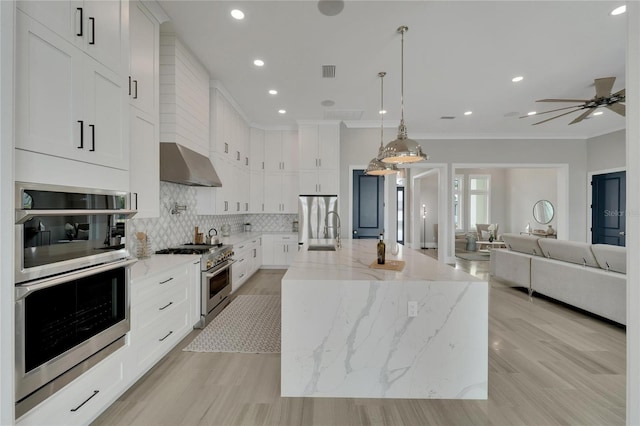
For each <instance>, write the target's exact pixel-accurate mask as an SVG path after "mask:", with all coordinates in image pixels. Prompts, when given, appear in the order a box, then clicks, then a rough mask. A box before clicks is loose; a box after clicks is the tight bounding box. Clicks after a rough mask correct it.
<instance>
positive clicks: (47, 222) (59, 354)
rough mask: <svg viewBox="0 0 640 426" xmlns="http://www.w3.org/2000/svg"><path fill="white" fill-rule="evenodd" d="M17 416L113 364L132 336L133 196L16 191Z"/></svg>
mask: <svg viewBox="0 0 640 426" xmlns="http://www.w3.org/2000/svg"><path fill="white" fill-rule="evenodd" d="M16 198H17V199H16V225H15V234H16V239H15V244H16V267H15V280H16V287H15V317H16V340H15V343H16V353H15V357H16V359H15V365H16V395H15V397H16V415H17V416H20V415H22V414H23V413H25V412H26V411H28V410H29V409H31V408H32V407H34V406H35V405H37V404H38V403H39V402H41V401H42V400H44V399H45V398H47V397H48V396H50V395H51V394H53V393H54V392H56V391H57V390H59V389H60V388H62V387H63V386H64V385H66V384H67V383H69V382H70V381H72V380H73V379H74V378H76V377H78V376H79V375H80V374H82V373H83V372H84V371H86V370H87V369H88V368H90V367H91V366H93V365H95V364H97V363H98V362H99V361H100V360H102V359H104V358H106V356H108V355H109V354H111V353H113V352H114V351H115V350H117V349H118V348H120V347H122V346H123V345H124V343H125V335H126V333H127V332H128V331H129V328H130V325H129V324H130V323H129V277H130V272H129V269H130V267H131V265H132V264H133V263H135V261H136V260H135V259H132V258H130V256H129V252H128V250H127V247H126V228H127V219H128V218H129V217H131V216H132V215H133V214H135V210H131V209H130V205H131V200H130V197H129V194H128V193H125V192H115V191H101V190H91V189H84V188H75V187H74V188H71V187H60V186H50V185H40V184H29V183H22V182H18V183H17V184H16Z"/></svg>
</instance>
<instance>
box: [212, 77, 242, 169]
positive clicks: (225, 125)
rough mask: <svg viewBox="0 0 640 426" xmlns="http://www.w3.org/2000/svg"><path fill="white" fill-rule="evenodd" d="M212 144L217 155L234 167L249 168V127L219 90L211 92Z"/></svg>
mask: <svg viewBox="0 0 640 426" xmlns="http://www.w3.org/2000/svg"><path fill="white" fill-rule="evenodd" d="M210 110H211V111H210V113H211V127H212V134H211V144H210V148H211V150H212V151H213V152H215V153H216V154H218V155H220V156H222V157H223V158H225V159H227V160H228V161H230V162H231V163H233V164H234V165H236V166H238V167H242V168H247V169H248V168H249V164H250V163H251V159H250V153H249V149H250V140H249V139H250V134H249V126H248V125H247V124H246V123H245V121H244V120H243V118H242V116H241V115H240V113H239V112H238V111H236V110H235V108H234V107H233V105H232V104H231V103H230V102H229V101H228V100H227V99H226V98H225V97H224V95H223V94H222V93H221V92H220V91H219V90H218V89H212V90H211V106H210Z"/></svg>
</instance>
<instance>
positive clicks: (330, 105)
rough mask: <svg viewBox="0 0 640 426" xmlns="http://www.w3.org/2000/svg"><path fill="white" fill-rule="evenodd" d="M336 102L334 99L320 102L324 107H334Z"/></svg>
mask: <svg viewBox="0 0 640 426" xmlns="http://www.w3.org/2000/svg"><path fill="white" fill-rule="evenodd" d="M335 104H336V102H335V101H332V100H331V99H325V100H324V101H322V102H320V105H322V106H323V107H332V106H334V105H335Z"/></svg>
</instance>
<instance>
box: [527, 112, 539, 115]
mask: <svg viewBox="0 0 640 426" xmlns="http://www.w3.org/2000/svg"><path fill="white" fill-rule="evenodd" d="M536 114H537V112H535V111H529V112H528V113H527V115H536Z"/></svg>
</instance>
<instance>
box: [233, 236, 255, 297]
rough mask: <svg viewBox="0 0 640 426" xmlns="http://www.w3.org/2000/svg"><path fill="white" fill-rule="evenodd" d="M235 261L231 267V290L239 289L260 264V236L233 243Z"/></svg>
mask: <svg viewBox="0 0 640 426" xmlns="http://www.w3.org/2000/svg"><path fill="white" fill-rule="evenodd" d="M233 252H234V253H235V254H234V256H233V257H234V259H235V260H236V263H234V264H233V266H232V269H231V291H232V292H235V291H236V290H237V289H239V288H240V287H241V286H242V285H243V284H244V283H245V282H246V281H247V280H248V279H249V278H250V277H251V276H252V275H253V274H254V273H255V272H256V271H257V270H258V269H260V266H261V265H262V238H261V237H257V238H252V239H249V240H246V241H242V242H240V243H237V244H234V245H233Z"/></svg>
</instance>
